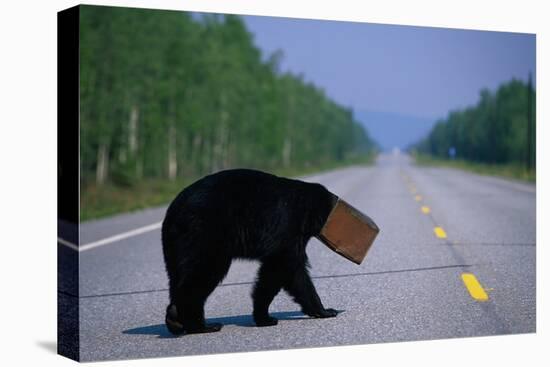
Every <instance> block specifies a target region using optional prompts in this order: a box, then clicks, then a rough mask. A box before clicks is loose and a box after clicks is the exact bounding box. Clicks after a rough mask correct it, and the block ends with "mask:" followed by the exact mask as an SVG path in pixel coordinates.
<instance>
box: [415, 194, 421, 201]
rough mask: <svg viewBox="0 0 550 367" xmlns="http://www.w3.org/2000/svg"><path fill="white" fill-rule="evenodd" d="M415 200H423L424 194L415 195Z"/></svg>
mask: <svg viewBox="0 0 550 367" xmlns="http://www.w3.org/2000/svg"><path fill="white" fill-rule="evenodd" d="M414 200H416V201H420V200H422V196H420V195H416V196H415V197H414Z"/></svg>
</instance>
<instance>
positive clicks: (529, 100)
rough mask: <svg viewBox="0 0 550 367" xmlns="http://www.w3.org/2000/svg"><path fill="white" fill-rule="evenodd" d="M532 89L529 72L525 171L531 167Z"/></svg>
mask: <svg viewBox="0 0 550 367" xmlns="http://www.w3.org/2000/svg"><path fill="white" fill-rule="evenodd" d="M532 95H533V87H532V82H531V72H529V79H528V80H527V169H531V168H532V167H533V160H532V154H531V152H532V150H533V142H532V135H533V116H532V111H531V100H532V98H533V96H532Z"/></svg>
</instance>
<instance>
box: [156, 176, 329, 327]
mask: <svg viewBox="0 0 550 367" xmlns="http://www.w3.org/2000/svg"><path fill="white" fill-rule="evenodd" d="M336 200H337V197H336V196H335V195H333V194H331V193H330V192H329V191H328V190H327V189H326V188H324V187H323V186H322V185H320V184H312V183H306V182H302V181H299V180H292V179H287V178H281V177H277V176H274V175H271V174H267V173H264V172H260V171H254V170H247V169H235V170H227V171H222V172H218V173H215V174H212V175H209V176H206V177H204V178H202V179H200V180H199V181H197V182H195V183H193V184H192V185H190V186H189V187H187V188H185V189H184V190H183V191H182V192H181V193H180V194H179V195H178V196H177V197H176V198H175V199H174V201H173V202H172V203H171V204H170V206H169V208H168V210H167V212H166V217H165V218H164V222H163V224H162V244H163V252H164V260H165V263H166V270H167V273H168V279H169V286H170V305H169V306H168V308H167V310H166V325H167V327H168V329H169V330H170V332H172V333H173V334H183V333H186V334H188V333H200V332H212V331H218V330H220V329H221V325H220V324H214V325H213V324H209V325H207V324H205V321H204V303H205V302H206V299H207V297H208V296H209V295H210V293H212V291H213V290H214V288H215V287H216V286H217V285H218V284H219V283H220V282H221V281H222V279H223V278H224V277H225V275H226V274H227V271H228V270H229V266H230V265H231V261H232V260H233V259H235V258H245V259H257V260H260V262H261V267H260V270H259V272H258V277H257V281H256V284H255V286H254V291H253V293H252V298H253V304H254V311H253V316H254V321H255V322H256V325H258V326H269V325H276V324H277V320H276V319H275V318H273V317H270V316H269V313H268V308H269V305H270V304H271V301H272V300H273V298H274V297H275V296H276V295H277V293H278V292H279V291H280V290H281V289H284V290H286V291H287V292H288V293H289V294H290V295H291V296H292V297H293V298H294V300H295V301H296V302H297V303H298V304H299V305H300V306H301V307H302V311H303V312H304V313H305V314H307V315H309V316H312V317H333V316H336V314H337V312H336V311H335V310H333V309H325V308H324V307H323V305H322V303H321V300H320V299H319V296H318V295H317V292H316V290H315V287H314V286H313V283H312V281H311V278H310V276H309V273H308V267H309V264H308V259H307V255H306V244H307V242H308V241H309V239H310V238H311V237H312V236H314V235H317V234H319V232H320V231H321V228H322V226H323V224H324V223H325V221H326V219H327V217H328V215H329V213H330V211H331V209H332V207H333V206H334V205H335V203H336Z"/></svg>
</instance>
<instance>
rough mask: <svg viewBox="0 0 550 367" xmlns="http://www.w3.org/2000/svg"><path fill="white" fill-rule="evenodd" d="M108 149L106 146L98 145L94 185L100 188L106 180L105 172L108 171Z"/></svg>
mask: <svg viewBox="0 0 550 367" xmlns="http://www.w3.org/2000/svg"><path fill="white" fill-rule="evenodd" d="M108 165H109V147H108V146H107V144H103V143H102V144H100V145H99V148H98V149H97V167H96V183H97V185H98V186H101V185H103V184H104V183H105V180H106V179H107V171H108V169H109V167H108Z"/></svg>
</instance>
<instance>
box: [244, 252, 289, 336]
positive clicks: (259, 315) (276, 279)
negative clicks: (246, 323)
mask: <svg viewBox="0 0 550 367" xmlns="http://www.w3.org/2000/svg"><path fill="white" fill-rule="evenodd" d="M281 261H282V260H281V259H269V260H264V262H263V264H262V265H261V266H260V270H259V271H258V278H257V280H256V284H255V286H254V291H253V292H252V299H253V302H254V311H253V314H252V315H253V317H254V322H255V323H256V325H257V326H274V325H277V322H278V320H277V319H276V318H274V317H271V316H269V305H270V304H271V302H272V301H273V298H275V296H276V295H277V293H279V291H280V290H281V288H282V286H283V281H284V280H283V273H282V272H281V268H282V266H281Z"/></svg>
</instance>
